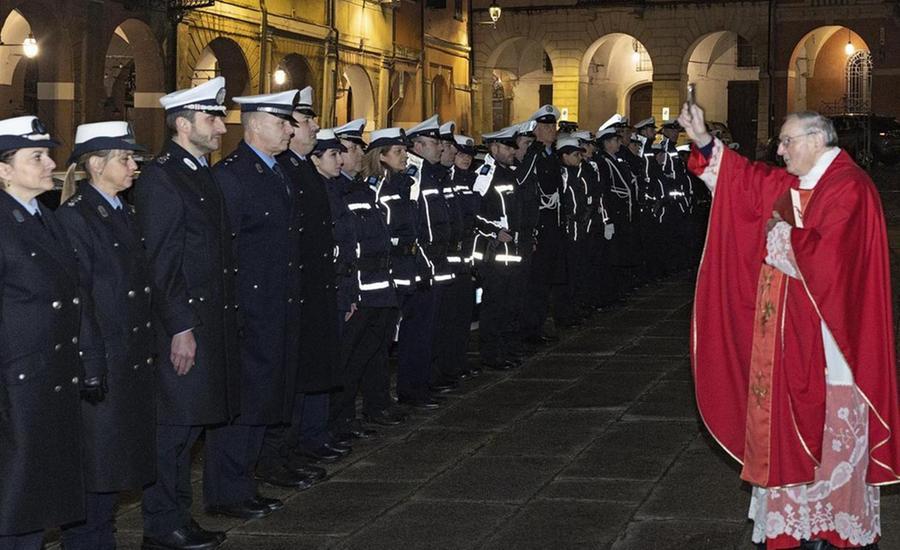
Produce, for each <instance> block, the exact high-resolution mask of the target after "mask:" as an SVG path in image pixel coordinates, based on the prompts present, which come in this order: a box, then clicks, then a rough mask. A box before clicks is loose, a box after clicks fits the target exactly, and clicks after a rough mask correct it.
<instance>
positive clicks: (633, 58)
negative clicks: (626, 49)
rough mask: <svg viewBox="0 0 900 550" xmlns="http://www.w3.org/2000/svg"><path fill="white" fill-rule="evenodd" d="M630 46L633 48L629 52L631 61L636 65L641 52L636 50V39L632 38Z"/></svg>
mask: <svg viewBox="0 0 900 550" xmlns="http://www.w3.org/2000/svg"><path fill="white" fill-rule="evenodd" d="M631 48H632V50H633V51H632V52H631V62H632V63H634V64H635V65H637V64H638V63H640V62H641V52H639V51H638V41H637V40H633V41H632V42H631Z"/></svg>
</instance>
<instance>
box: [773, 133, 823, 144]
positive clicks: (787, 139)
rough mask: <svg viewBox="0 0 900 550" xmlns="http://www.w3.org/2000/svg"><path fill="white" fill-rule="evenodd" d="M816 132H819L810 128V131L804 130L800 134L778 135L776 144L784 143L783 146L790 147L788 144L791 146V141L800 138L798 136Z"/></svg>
mask: <svg viewBox="0 0 900 550" xmlns="http://www.w3.org/2000/svg"><path fill="white" fill-rule="evenodd" d="M817 132H819V130H810V131H808V132H804V133H802V134H797V135H796V136H787V137H779V138H778V144H779V145H784V146H785V147H790V146H791V143H792V142H793V141H794V140H795V139H800V138H802V137H805V136H809V135H812V134H815V133H817Z"/></svg>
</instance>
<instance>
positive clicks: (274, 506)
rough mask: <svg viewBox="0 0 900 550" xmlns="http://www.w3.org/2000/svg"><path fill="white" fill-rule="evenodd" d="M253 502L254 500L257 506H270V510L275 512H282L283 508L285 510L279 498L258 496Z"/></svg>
mask: <svg viewBox="0 0 900 550" xmlns="http://www.w3.org/2000/svg"><path fill="white" fill-rule="evenodd" d="M251 500H253V501H254V502H256V503H257V504H261V505H263V506H268V507H269V509H270V510H272V511H273V512H274V511H275V510H281V509H282V508H284V502H282V501H280V500H278V499H277V498H267V497H264V496H262V495H256V496H255V497H253V498H252V499H251Z"/></svg>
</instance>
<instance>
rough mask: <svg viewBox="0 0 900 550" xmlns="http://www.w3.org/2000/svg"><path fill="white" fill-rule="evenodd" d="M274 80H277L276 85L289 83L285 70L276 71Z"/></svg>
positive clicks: (273, 76)
mask: <svg viewBox="0 0 900 550" xmlns="http://www.w3.org/2000/svg"><path fill="white" fill-rule="evenodd" d="M272 78H273V79H274V80H275V84H277V85H279V86H281V85H283V84H284V83H285V82H287V73H286V72H284V69H276V70H275V74H273V75H272Z"/></svg>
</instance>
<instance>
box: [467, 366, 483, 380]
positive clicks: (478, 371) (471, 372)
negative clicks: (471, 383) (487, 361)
mask: <svg viewBox="0 0 900 550" xmlns="http://www.w3.org/2000/svg"><path fill="white" fill-rule="evenodd" d="M469 376H473V377H476V378H477V377H478V376H481V367H472V368H470V369H469Z"/></svg>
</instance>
